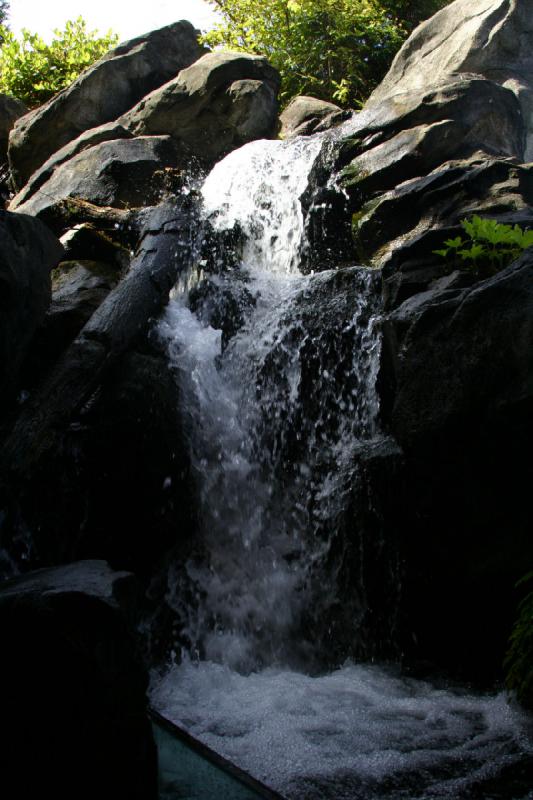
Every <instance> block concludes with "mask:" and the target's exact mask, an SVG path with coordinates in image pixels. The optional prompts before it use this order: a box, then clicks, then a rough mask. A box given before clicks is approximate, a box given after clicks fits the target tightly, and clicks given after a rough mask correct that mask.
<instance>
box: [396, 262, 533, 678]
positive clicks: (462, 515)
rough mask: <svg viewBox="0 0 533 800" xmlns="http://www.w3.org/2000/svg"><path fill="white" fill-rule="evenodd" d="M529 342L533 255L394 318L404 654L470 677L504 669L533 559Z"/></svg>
mask: <svg viewBox="0 0 533 800" xmlns="http://www.w3.org/2000/svg"><path fill="white" fill-rule="evenodd" d="M532 347H533V252H532V251H531V249H530V250H528V251H526V252H525V253H524V254H523V256H522V257H521V258H520V259H519V260H517V261H516V262H515V263H514V264H512V265H510V266H509V267H507V268H506V269H504V270H502V271H501V272H499V273H498V274H496V275H494V276H493V277H490V278H487V279H485V280H479V279H478V280H475V279H471V285H470V286H464V285H462V284H461V280H460V275H458V274H457V273H455V274H452V275H449V276H446V278H444V279H441V280H440V281H438V282H435V283H434V284H433V286H432V287H430V288H429V289H428V290H427V291H425V292H423V293H419V294H417V295H415V296H413V297H410V298H409V299H408V300H406V301H405V302H404V303H402V305H400V307H399V308H397V309H396V310H395V311H394V312H392V313H390V314H389V315H387V316H386V318H385V324H384V342H383V368H382V376H381V387H382V395H383V397H382V421H383V425H384V426H385V429H386V430H387V431H388V432H389V433H390V434H391V435H392V436H394V438H395V439H396V441H398V442H399V444H400V445H401V447H402V450H403V452H404V466H403V469H402V471H401V476H400V478H399V480H398V482H397V485H396V489H395V491H394V492H393V494H394V495H395V496H396V498H397V499H398V498H400V505H399V506H398V503H397V501H396V504H395V506H394V513H395V520H396V522H395V523H393V525H392V530H393V531H394V532H395V535H399V542H400V550H401V554H402V561H403V565H404V567H403V575H402V602H401V615H402V617H403V618H404V619H405V620H408V626H407V630H405V631H404V633H403V643H402V649H403V651H404V652H405V653H406V655H407V657H408V658H413V657H414V658H420V657H421V656H423V657H424V658H425V659H428V660H430V661H433V662H434V663H438V664H439V665H440V666H442V667H445V668H447V669H450V670H454V671H456V672H457V670H459V671H460V672H461V673H462V675H461V677H463V678H464V677H465V676H466V677H468V678H469V679H472V678H475V679H476V680H480V679H483V680H487V681H493V680H494V679H495V678H496V677H497V676H498V675H500V674H501V664H502V660H503V655H504V653H505V650H506V647H507V640H508V637H509V634H510V626H511V621H512V619H513V616H514V613H515V608H514V606H515V593H514V586H515V584H516V581H517V580H518V579H519V578H520V577H521V576H522V575H523V573H524V572H525V571H526V565H528V564H530V563H532V560H533V544H532V541H531V521H530V504H529V501H528V497H529V495H528V486H529V472H528V470H527V469H525V468H524V464H527V463H528V459H529V454H530V450H531V440H532V427H531V419H532V412H533V361H532V359H531V352H532ZM421 598H423V602H421ZM487 619H489V620H490V626H488V627H487V626H485V625H483V624H482V620H487ZM458 677H459V676H458Z"/></svg>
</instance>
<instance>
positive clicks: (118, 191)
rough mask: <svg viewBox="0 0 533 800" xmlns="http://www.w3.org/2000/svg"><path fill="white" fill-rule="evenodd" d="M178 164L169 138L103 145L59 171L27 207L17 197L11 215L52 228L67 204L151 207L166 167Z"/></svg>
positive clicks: (82, 153)
mask: <svg viewBox="0 0 533 800" xmlns="http://www.w3.org/2000/svg"><path fill="white" fill-rule="evenodd" d="M179 160H180V158H179V155H178V151H177V148H176V145H175V144H174V142H173V141H172V140H171V138H170V137H169V136H142V137H138V138H135V139H116V140H112V141H109V142H102V143H101V144H98V145H95V146H94V147H91V148H90V149H88V150H83V151H82V152H80V153H78V155H76V156H74V158H72V159H70V160H69V161H66V162H65V163H63V164H61V165H60V166H58V167H57V168H56V169H55V170H54V171H53V172H52V174H51V177H50V178H49V180H48V181H46V182H45V183H44V184H43V185H42V186H41V187H40V188H39V189H37V191H36V192H35V193H34V194H33V195H32V196H31V197H30V198H29V199H28V200H27V201H25V202H19V201H20V198H19V197H16V198H15V199H14V200H13V202H12V203H11V206H10V209H11V210H13V211H17V212H20V213H25V214H31V215H33V216H42V217H43V219H45V220H46V221H48V222H50V223H51V224H52V223H53V222H54V219H55V217H56V216H57V215H58V214H59V213H60V209H61V208H62V206H63V205H64V204H65V201H68V199H69V198H79V199H81V200H84V201H88V202H89V203H93V204H95V205H98V206H117V207H119V208H120V207H126V208H131V207H134V208H138V207H142V206H149V205H156V204H157V203H158V202H159V201H160V200H161V195H162V193H163V192H164V187H165V181H166V174H165V171H164V169H165V167H168V168H176V167H177V165H178V163H179Z"/></svg>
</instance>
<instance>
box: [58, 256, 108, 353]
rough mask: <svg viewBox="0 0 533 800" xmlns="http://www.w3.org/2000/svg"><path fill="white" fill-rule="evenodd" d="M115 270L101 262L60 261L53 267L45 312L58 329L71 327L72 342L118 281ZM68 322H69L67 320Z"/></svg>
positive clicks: (68, 339)
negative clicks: (50, 303) (46, 311)
mask: <svg viewBox="0 0 533 800" xmlns="http://www.w3.org/2000/svg"><path fill="white" fill-rule="evenodd" d="M119 277H120V276H119V274H118V273H117V270H116V269H113V267H110V265H109V264H106V263H104V262H102V261H88V260H83V261H80V260H78V261H62V262H61V264H60V265H59V266H58V267H57V269H56V270H54V275H53V281H52V305H51V308H50V312H49V314H48V317H49V319H50V318H56V319H57V322H56V324H57V325H58V327H59V328H61V327H66V329H67V330H68V328H70V327H73V331H74V334H73V335H71V336H68V335H67V337H65V341H67V342H68V341H72V339H74V337H75V336H76V335H77V334H78V333H79V331H80V330H81V329H82V328H83V326H84V325H85V323H86V322H88V321H89V319H90V317H91V316H92V314H93V311H96V309H97V308H98V307H99V306H100V304H101V303H102V301H103V300H104V299H105V298H106V297H107V295H108V294H109V292H110V291H111V289H113V288H114V287H115V286H116V284H117V283H118V280H119ZM67 321H68V322H67Z"/></svg>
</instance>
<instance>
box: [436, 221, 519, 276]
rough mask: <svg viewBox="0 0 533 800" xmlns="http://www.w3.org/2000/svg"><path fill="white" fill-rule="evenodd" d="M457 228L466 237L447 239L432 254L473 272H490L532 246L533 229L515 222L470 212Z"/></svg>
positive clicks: (497, 269) (509, 262) (503, 265)
mask: <svg viewBox="0 0 533 800" xmlns="http://www.w3.org/2000/svg"><path fill="white" fill-rule="evenodd" d="M461 227H462V228H463V230H464V231H465V233H466V236H467V238H466V239H464V238H463V237H462V236H457V237H456V238H455V239H447V240H446V241H445V242H444V245H445V247H443V248H441V249H439V250H433V253H434V254H435V255H438V256H441V257H442V258H445V259H446V260H447V261H451V262H453V265H454V266H463V265H465V266H466V265H468V266H471V267H473V268H474V269H475V270H476V271H479V272H486V273H488V274H493V273H494V272H498V271H499V270H501V269H503V268H504V267H506V266H508V265H509V264H511V263H512V262H513V261H514V260H515V259H516V258H518V256H519V255H520V254H521V253H522V252H523V251H524V250H525V249H526V248H527V247H531V246H533V231H531V230H524V229H523V228H521V227H520V226H519V225H504V224H503V223H501V222H496V220H494V219H486V218H484V217H480V216H478V215H477V214H474V216H473V217H472V218H471V219H464V220H462V222H461Z"/></svg>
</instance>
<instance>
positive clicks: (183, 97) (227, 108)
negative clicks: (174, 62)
mask: <svg viewBox="0 0 533 800" xmlns="http://www.w3.org/2000/svg"><path fill="white" fill-rule="evenodd" d="M279 82H280V79H279V74H278V72H277V71H276V70H275V69H274V68H273V67H271V66H270V65H269V63H268V62H267V60H266V59H265V58H263V57H261V56H249V55H243V54H242V53H228V52H218V53H209V54H207V55H205V56H203V57H202V58H200V59H199V60H198V61H196V62H195V63H194V64H193V65H192V66H191V67H188V68H187V69H184V70H183V71H182V72H180V74H179V75H178V76H177V78H175V79H174V80H172V81H169V82H168V83H167V84H165V86H162V87H161V88H160V89H156V90H155V91H154V92H152V93H151V94H149V95H148V96H147V97H145V98H144V99H143V100H141V102H140V103H139V104H138V105H137V106H136V107H135V108H133V109H132V110H131V111H129V112H128V113H127V114H125V115H124V116H123V117H122V118H121V119H120V120H119V121H120V122H121V124H122V125H124V127H126V128H127V129H128V130H130V131H131V132H132V133H133V134H134V135H135V136H153V135H161V134H163V133H164V134H167V135H170V136H171V137H172V138H173V139H174V140H175V141H176V142H179V143H180V145H181V146H182V147H183V146H184V147H185V149H186V151H187V152H190V153H192V154H194V155H195V156H197V157H198V158H200V159H201V160H202V161H204V162H206V163H208V164H212V163H214V162H215V161H216V160H217V159H219V158H221V157H222V156H223V155H225V154H226V153H229V152H230V151H231V150H233V149H235V148H236V147H240V146H241V145H243V144H245V143H246V142H248V141H251V140H252V139H258V138H268V137H270V136H273V135H274V133H275V128H276V122H277V101H276V95H277V92H278V89H279Z"/></svg>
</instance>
